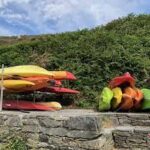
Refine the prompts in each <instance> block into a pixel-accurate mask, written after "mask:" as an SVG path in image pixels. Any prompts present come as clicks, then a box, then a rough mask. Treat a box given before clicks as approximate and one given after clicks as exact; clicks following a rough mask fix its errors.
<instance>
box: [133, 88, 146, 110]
mask: <svg viewBox="0 0 150 150" xmlns="http://www.w3.org/2000/svg"><path fill="white" fill-rule="evenodd" d="M135 92H136V95H135V98H134V99H135V101H134V107H135V108H136V109H138V108H140V106H141V102H142V99H143V98H144V96H143V93H142V91H141V90H140V89H138V88H135Z"/></svg>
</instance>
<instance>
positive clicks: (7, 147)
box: [1, 135, 28, 150]
mask: <svg viewBox="0 0 150 150" xmlns="http://www.w3.org/2000/svg"><path fill="white" fill-rule="evenodd" d="M5 142H6V144H3V146H2V147H1V150H27V149H28V148H27V146H26V143H25V141H24V139H22V138H21V137H20V136H14V135H13V136H7V139H6V141H5Z"/></svg>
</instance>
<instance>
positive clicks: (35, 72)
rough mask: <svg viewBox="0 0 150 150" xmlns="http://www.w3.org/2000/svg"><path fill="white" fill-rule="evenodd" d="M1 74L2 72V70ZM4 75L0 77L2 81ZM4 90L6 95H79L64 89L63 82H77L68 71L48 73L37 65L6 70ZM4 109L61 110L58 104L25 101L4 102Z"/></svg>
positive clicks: (74, 91) (75, 91)
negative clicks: (43, 93) (38, 92)
mask: <svg viewBox="0 0 150 150" xmlns="http://www.w3.org/2000/svg"><path fill="white" fill-rule="evenodd" d="M0 72H2V70H1V69H0ZM1 77H2V75H0V79H1ZM3 79H4V80H3V89H4V92H6V93H14V94H19V93H27V94H28V93H32V92H33V93H35V92H37V91H40V92H46V93H55V94H78V93H79V91H77V90H72V89H68V88H65V87H62V80H76V77H75V76H74V75H73V74H72V73H71V72H68V71H48V70H46V69H44V68H42V67H39V66H35V65H22V66H14V67H7V68H4V73H3ZM3 108H4V109H23V110H46V111H47V110H50V111H52V110H59V109H61V108H62V106H61V104H60V103H58V102H55V101H53V102H39V103H36V102H34V103H33V102H30V101H25V100H4V103H3Z"/></svg>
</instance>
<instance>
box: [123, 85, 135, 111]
mask: <svg viewBox="0 0 150 150" xmlns="http://www.w3.org/2000/svg"><path fill="white" fill-rule="evenodd" d="M135 96H136V92H135V90H134V89H132V88H131V87H127V88H125V89H124V92H123V99H122V102H121V105H120V109H121V110H130V109H131V108H132V107H133V106H134V98H135Z"/></svg>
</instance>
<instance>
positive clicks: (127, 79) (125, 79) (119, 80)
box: [109, 72, 135, 89]
mask: <svg viewBox="0 0 150 150" xmlns="http://www.w3.org/2000/svg"><path fill="white" fill-rule="evenodd" d="M125 83H127V84H129V85H128V86H130V87H134V85H135V79H134V78H133V77H132V76H131V75H130V73H128V72H127V73H125V74H123V75H122V76H118V77H115V78H113V79H112V80H111V81H110V83H109V87H110V88H111V89H112V88H115V87H118V86H121V85H122V84H125Z"/></svg>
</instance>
